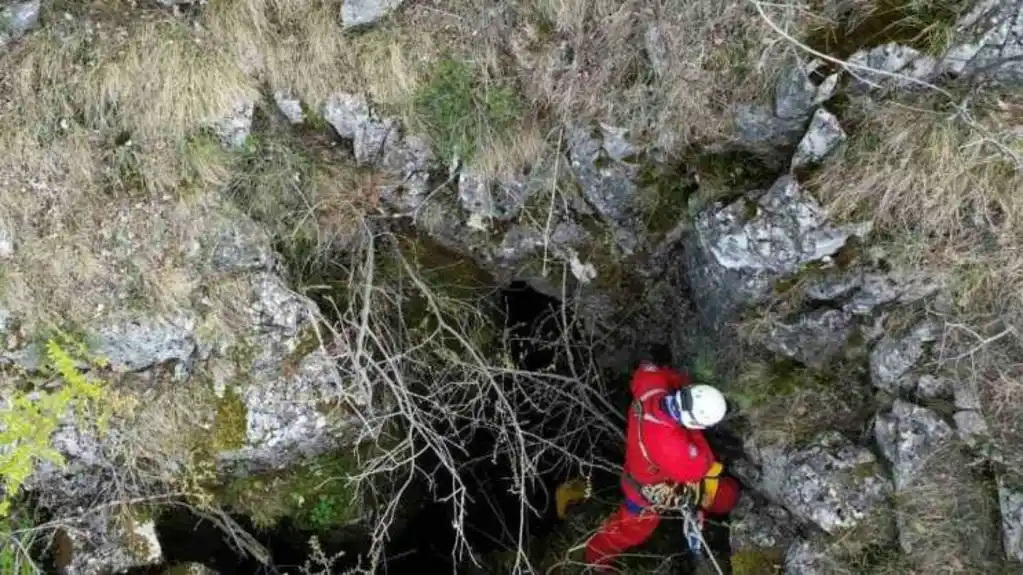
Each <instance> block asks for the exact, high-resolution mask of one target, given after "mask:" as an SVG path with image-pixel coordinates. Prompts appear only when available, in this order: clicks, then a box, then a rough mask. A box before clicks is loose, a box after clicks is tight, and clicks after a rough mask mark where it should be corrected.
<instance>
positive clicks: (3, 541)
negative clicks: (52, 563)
mask: <svg viewBox="0 0 1023 575" xmlns="http://www.w3.org/2000/svg"><path fill="white" fill-rule="evenodd" d="M8 512H9V513H8V515H6V516H5V517H3V518H2V519H0V573H3V574H4V575H36V574H37V573H38V571H37V570H36V569H35V567H34V566H33V564H32V562H31V561H30V560H29V559H30V558H29V557H28V556H27V553H28V552H29V551H30V550H31V549H32V547H33V543H34V540H33V539H34V534H33V533H32V531H31V529H32V528H33V527H35V523H36V521H37V520H36V518H35V517H34V516H33V514H32V512H31V511H30V510H28V509H27V508H25V506H23V505H17V504H16V505H14V506H12V507H11V508H10V509H9V510H8Z"/></svg>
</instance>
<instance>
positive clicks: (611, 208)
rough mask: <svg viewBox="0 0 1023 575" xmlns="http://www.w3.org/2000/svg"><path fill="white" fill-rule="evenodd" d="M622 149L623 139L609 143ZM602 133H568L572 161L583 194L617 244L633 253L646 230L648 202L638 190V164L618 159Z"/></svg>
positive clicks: (580, 131)
mask: <svg viewBox="0 0 1023 575" xmlns="http://www.w3.org/2000/svg"><path fill="white" fill-rule="evenodd" d="M607 145H608V146H609V147H611V148H612V149H615V150H616V152H621V151H622V147H621V146H623V144H621V142H618V143H612V144H607ZM604 146H605V142H604V140H603V138H602V136H600V135H599V134H594V133H592V131H588V130H585V129H581V128H579V129H575V130H573V131H572V133H571V134H570V136H569V160H570V161H569V165H570V166H571V168H572V173H573V174H574V175H575V179H576V182H577V183H578V184H579V189H580V190H581V192H582V196H583V198H585V200H586V202H587V203H588V204H589V205H590V206H592V207H593V208H594V209H595V210H596V211H597V213H598V214H600V215H601V216H602V217H603V218H604V219H605V220H606V221H607V223H608V225H609V227H610V228H611V230H612V231H613V233H614V236H615V243H616V245H617V247H618V248H619V249H620V250H621V251H622V252H624V253H626V254H630V253H632V252H633V251H634V250H635V249H636V248H637V247H638V245H639V241H640V238H641V237H642V236H643V234H644V232H645V225H644V220H643V216H644V214H645V209H646V208H647V207H648V206H644V205H643V199H642V198H641V197H640V194H638V193H637V192H638V187H637V185H636V182H635V178H636V171H637V169H636V167H634V166H632V165H630V164H626V163H623V162H619V161H617V160H615V159H614V158H613V157H611V154H610V153H609V152H608V151H607V149H605V147H604Z"/></svg>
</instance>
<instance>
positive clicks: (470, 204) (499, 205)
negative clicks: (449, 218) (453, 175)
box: [458, 170, 536, 220]
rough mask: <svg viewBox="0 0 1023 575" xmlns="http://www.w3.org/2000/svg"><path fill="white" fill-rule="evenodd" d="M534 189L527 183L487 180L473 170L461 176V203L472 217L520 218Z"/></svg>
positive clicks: (459, 182)
mask: <svg viewBox="0 0 1023 575" xmlns="http://www.w3.org/2000/svg"><path fill="white" fill-rule="evenodd" d="M535 190H536V188H535V187H533V186H532V185H530V183H529V182H525V181H507V180H501V179H495V178H488V177H486V176H483V175H482V174H479V173H476V172H474V171H473V170H463V171H462V172H461V173H460V174H459V176H458V199H459V200H460V201H461V203H462V207H463V208H465V209H466V210H467V211H468V212H469V213H471V214H477V215H479V216H480V217H483V218H492V219H496V220H510V219H513V218H516V217H518V215H519V213H520V212H521V211H522V207H523V206H524V205H525V204H526V202H527V201H528V200H529V198H530V197H531V196H532V194H533V192H534V191H535Z"/></svg>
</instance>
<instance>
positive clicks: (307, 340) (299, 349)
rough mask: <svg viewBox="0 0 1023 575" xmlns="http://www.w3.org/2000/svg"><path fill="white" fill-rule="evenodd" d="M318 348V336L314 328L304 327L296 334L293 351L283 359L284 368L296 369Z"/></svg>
mask: <svg viewBox="0 0 1023 575" xmlns="http://www.w3.org/2000/svg"><path fill="white" fill-rule="evenodd" d="M319 348H320V336H319V334H318V333H317V331H316V328H315V327H314V326H311V325H310V326H306V327H305V328H304V329H303V330H302V331H301V332H300V333H299V334H298V343H297V344H295V349H294V350H293V351H292V352H291V353H289V354H288V355H287V357H285V358H284V364H285V365H286V366H289V367H292V368H297V367H298V365H299V364H300V363H302V360H303V359H305V358H306V356H307V355H309V354H310V353H312V352H314V351H316V350H317V349H319Z"/></svg>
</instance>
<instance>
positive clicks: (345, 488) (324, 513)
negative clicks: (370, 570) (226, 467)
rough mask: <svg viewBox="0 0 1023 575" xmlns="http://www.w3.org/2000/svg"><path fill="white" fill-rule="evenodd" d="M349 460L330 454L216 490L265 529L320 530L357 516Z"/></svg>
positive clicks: (351, 461) (354, 463) (349, 457)
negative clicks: (287, 525) (287, 521)
mask: <svg viewBox="0 0 1023 575" xmlns="http://www.w3.org/2000/svg"><path fill="white" fill-rule="evenodd" d="M357 471H358V469H357V459H356V458H355V457H354V455H349V454H340V453H339V454H333V455H330V456H325V457H321V458H318V459H315V460H313V461H310V462H308V463H303V464H300V465H297V466H295V467H293V468H291V469H287V470H284V471H279V472H274V473H266V474H261V475H255V476H248V477H242V478H239V479H236V480H234V481H232V482H230V483H228V484H226V485H225V486H223V488H221V489H220V497H221V500H222V501H223V502H224V503H225V504H226V505H228V506H229V507H231V508H232V509H233V510H235V511H236V512H238V513H242V514H244V515H248V516H249V517H250V518H251V519H252V521H253V523H255V525H256V526H257V527H261V528H269V527H272V526H273V525H275V524H276V523H277V522H278V521H280V520H281V519H284V518H285V517H288V518H291V519H293V520H294V521H295V522H296V523H297V524H298V525H299V526H301V527H304V528H310V529H316V530H325V529H329V528H331V527H337V526H342V525H344V524H346V523H349V522H351V521H353V520H355V519H357V518H358V517H359V516H360V513H361V511H362V508H361V507H362V505H361V502H360V501H359V499H358V493H357V491H356V489H355V486H354V485H352V484H351V483H350V482H349V481H348V479H349V477H350V476H351V475H354V474H355V473H357Z"/></svg>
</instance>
